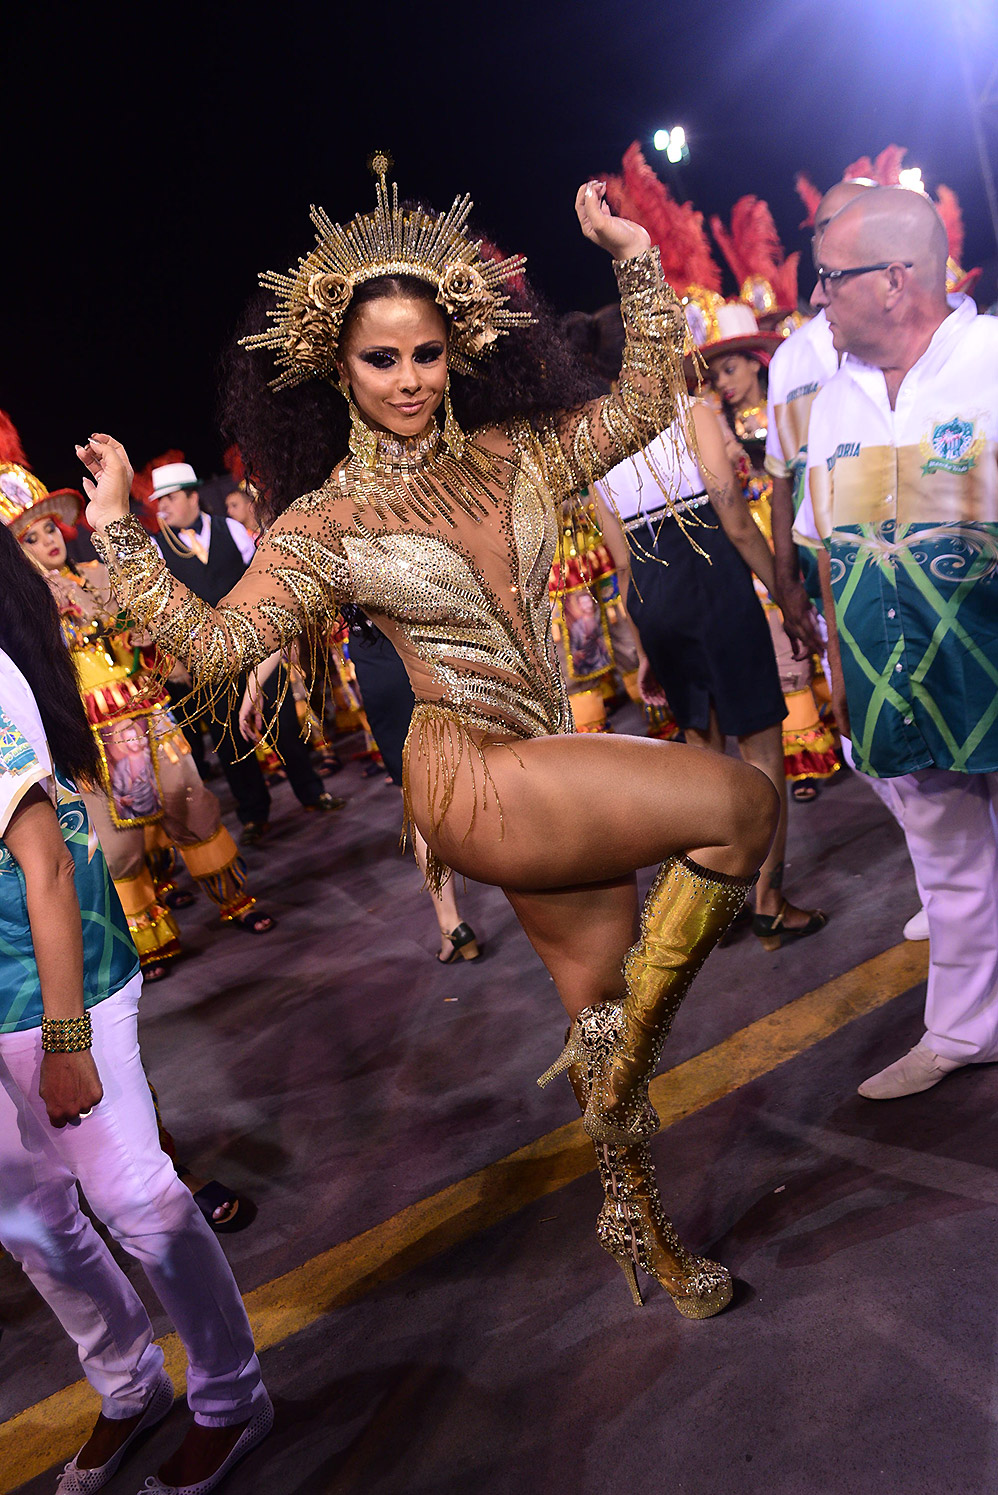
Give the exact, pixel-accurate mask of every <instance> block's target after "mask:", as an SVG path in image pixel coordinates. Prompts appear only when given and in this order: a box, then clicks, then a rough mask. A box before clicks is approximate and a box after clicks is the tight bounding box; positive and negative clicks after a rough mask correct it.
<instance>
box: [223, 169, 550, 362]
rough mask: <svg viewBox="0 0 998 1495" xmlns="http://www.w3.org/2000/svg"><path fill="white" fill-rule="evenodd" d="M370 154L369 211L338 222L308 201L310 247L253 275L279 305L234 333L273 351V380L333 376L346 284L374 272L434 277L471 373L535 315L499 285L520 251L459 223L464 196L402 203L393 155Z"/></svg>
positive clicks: (350, 288) (467, 202) (456, 347)
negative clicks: (312, 230)
mask: <svg viewBox="0 0 998 1495" xmlns="http://www.w3.org/2000/svg"><path fill="white" fill-rule="evenodd" d="M368 164H369V166H370V168H371V170H372V172H373V173H374V175H375V178H376V188H375V192H376V206H375V209H374V212H373V213H360V214H358V215H357V217H356V218H352V219H351V220H350V222H349V223H347V224H346V225H341V224H339V223H333V222H332V220H331V219H330V217H329V215H328V214H327V213H326V212H325V211H324V210H323V209H322V208H316V207H314V206H313V208H312V210H311V218H312V222H313V223H314V224H315V227H316V230H317V233H316V246H315V248H314V249H313V250H312V251H311V252H310V253H309V254H307V255H305V256H304V257H303V258H301V259H300V260H299V261H298V268H297V269H296V270H289V271H288V273H287V274H286V275H282V274H281V273H280V272H279V271H276V270H265V271H264V272H263V274H262V275H261V276H260V284H261V285H262V286H264V287H265V288H266V289H268V290H271V291H273V292H274V293H275V294H276V297H277V306H276V307H275V308H273V309H272V310H271V311H268V313H267V315H268V317H270V319H271V321H272V322H273V326H272V327H269V328H268V329H267V331H266V332H255V333H253V334H251V335H250V336H249V337H244V338H242V339H241V341H242V344H243V346H244V347H247V348H270V349H272V350H273V351H274V352H275V354H276V358H275V362H276V363H277V365H278V367H279V368H281V370H282V372H281V373H280V374H279V375H278V377H277V378H276V379H273V380H271V387H272V388H273V389H290V388H292V387H293V386H294V385H296V384H302V383H304V381H305V380H306V379H314V378H320V379H328V380H330V381H331V382H332V383H334V384H335V383H337V381H338V374H337V371H336V353H337V347H338V344H339V339H340V333H341V331H342V327H343V318H344V316H345V315H346V312H347V308H348V307H349V305H350V302H351V300H352V299H353V293H354V289H355V287H356V286H358V285H361V284H363V282H364V281H366V280H374V279H376V278H377V277H378V276H381V275H412V276H414V277H415V278H416V279H417V280H422V281H425V282H426V283H427V284H428V285H431V286H433V287H435V289H436V293H437V295H436V299H437V302H438V303H439V304H440V306H442V307H443V309H444V311H445V312H446V313H447V315H448V316H449V317H450V320H451V337H450V347H449V349H448V363H449V364H450V367H451V368H452V369H454V370H455V372H457V373H459V374H470V373H474V366H475V363H476V361H478V360H480V359H481V358H483V357H485V356H486V355H487V354H488V353H489V352H490V351H491V349H492V347H493V346H494V344H495V343H496V342H497V341H498V339H499V338H500V337H501V336H502V335H503V334H504V333H507V332H509V330H510V329H511V328H513V327H520V326H523V325H525V324H526V323H529V322H532V321H533V320H534V319H533V317H532V316H531V315H530V313H529V312H527V311H512V310H511V309H510V308H509V306H508V305H507V303H508V301H509V296H508V295H507V294H506V292H505V291H504V290H503V289H502V287H503V286H504V284H505V283H506V282H507V281H509V280H512V279H513V278H514V277H515V276H517V275H519V274H520V273H521V272H522V270H523V267H524V265H525V264H526V259H525V257H524V256H523V255H522V254H514V255H510V256H509V257H508V258H505V259H493V258H490V257H489V256H488V255H487V254H485V253H483V245H482V241H481V240H480V239H478V240H473V239H471V238H470V237H469V236H468V234H467V233H466V232H465V227H466V225H467V222H468V217H469V215H470V213H471V208H472V203H471V198H470V197H468V196H467V195H465V196H463V197H462V196H458V197H456V198H455V199H454V201H453V203H452V204H451V206H450V208H449V209H448V211H447V212H446V213H432V212H429V211H427V210H426V209H425V208H420V207H406V206H405V205H404V204H400V203H399V196H398V187H397V185H396V184H395V183H394V182H392V184H391V189H390V190H389V186H388V181H387V177H388V173H389V171H390V170H391V168H392V160H391V157H390V156H389V155H388V154H387V153H386V152H384V151H377V152H375V154H374V155H373V156H372V157H371V159H370V161H369V163H368Z"/></svg>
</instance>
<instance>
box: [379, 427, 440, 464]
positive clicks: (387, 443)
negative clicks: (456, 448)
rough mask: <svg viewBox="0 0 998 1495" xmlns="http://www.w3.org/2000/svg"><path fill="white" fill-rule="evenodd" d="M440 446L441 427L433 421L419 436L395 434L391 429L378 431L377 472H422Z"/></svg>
mask: <svg viewBox="0 0 998 1495" xmlns="http://www.w3.org/2000/svg"><path fill="white" fill-rule="evenodd" d="M439 447H440V427H439V426H438V425H437V423H436V421H431V422H430V424H429V425H428V426H427V428H426V430H425V431H423V432H422V434H421V435H419V436H408V437H403V436H395V435H394V434H393V433H392V432H391V431H379V432H378V448H377V452H376V455H375V459H374V468H375V471H376V472H382V473H386V474H392V475H394V474H395V473H406V472H420V471H421V470H422V469H423V468H424V467H429V465H430V463H431V462H432V461H433V459H434V457H435V456H436V455H437V452H438V450H439Z"/></svg>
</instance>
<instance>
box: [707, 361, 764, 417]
mask: <svg viewBox="0 0 998 1495" xmlns="http://www.w3.org/2000/svg"><path fill="white" fill-rule="evenodd" d="M708 367H709V369H710V382H711V384H713V386H714V388H715V389H716V390H717V392H718V394H719V395H720V396H721V399H722V400H723V401H724V403H725V404H726V405H730V406H731V407H732V409H734V410H741V409H742V408H743V407H744V406H746V405H758V404H760V403H761V402H762V384H761V383H760V380H759V365H758V364H757V363H756V361H755V359H754V358H746V356H745V354H744V353H729V354H728V355H727V356H726V357H725V358H715V359H713V360H712V361H711V363H710V364H709V366H708Z"/></svg>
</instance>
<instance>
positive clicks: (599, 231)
mask: <svg viewBox="0 0 998 1495" xmlns="http://www.w3.org/2000/svg"><path fill="white" fill-rule="evenodd" d="M602 190H603V184H602V183H599V182H595V183H594V182H590V183H589V184H588V186H586V187H584V188H582V189H581V190H580V192H579V196H578V198H577V199H576V210H577V212H578V215H579V221H580V223H581V224H582V229H583V232H584V233H585V235H586V237H587V238H589V239H592V240H593V242H594V243H597V244H599V245H600V246H601V247H602V248H604V249H606V250H607V251H608V252H609V253H610V254H611V255H612V256H613V259H614V271H615V272H616V276H617V284H618V286H619V287H620V310H621V315H622V317H623V321H624V337H625V342H624V356H623V364H622V367H621V371H620V378H619V380H618V381H617V387H616V389H615V391H614V392H613V394H610V395H607V396H605V397H604V398H603V399H600V400H592V401H590V402H589V403H588V404H587V405H584V406H583V407H582V408H581V410H575V411H568V412H565V413H563V414H562V415H560V416H559V417H557V419H556V420H555V421H554V422H553V424H552V428H551V434H550V437H549V439H548V440H547V441H546V442H545V458H546V464H547V469H548V478H549V481H550V483H551V487H552V490H553V491H554V492H555V493H556V494H557V496H558V497H565V496H567V495H568V494H570V493H572V492H574V491H575V490H576V489H578V488H581V487H591V486H592V484H593V483H595V482H596V481H598V479H600V478H602V477H604V476H605V475H606V474H607V473H608V472H609V471H610V469H611V468H613V467H616V466H617V464H618V463H619V462H622V461H623V460H624V459H625V458H626V457H630V456H632V455H633V454H634V453H636V452H639V451H641V450H642V448H643V447H645V446H647V445H648V443H649V442H650V441H651V440H653V439H654V437H655V436H657V435H658V434H659V432H660V431H663V430H665V429H666V427H667V426H669V425H671V424H672V422H673V421H674V420H675V419H676V417H677V415H679V414H682V413H683V412H685V411H687V410H688V408H689V407H688V401H687V395H686V382H685V379H684V376H683V354H684V351H685V347H686V336H687V333H686V317H685V315H684V313H683V309H682V307H681V305H680V304H679V301H678V299H677V298H676V296H675V295H674V293H673V292H672V290H671V289H670V287H669V286H668V285H667V284H666V282H665V279H664V277H663V275H662V267H661V263H660V261H659V257H658V250H657V249H655V248H653V247H652V245H651V241H650V239H649V237H648V234H647V232H646V230H645V229H643V228H642V227H641V226H640V225H639V224H636V223H631V222H630V221H629V220H628V219H626V218H615V217H614V216H613V215H612V214H611V213H610V210H609V208H608V207H607V205H606V203H605V202H604V201H603V197H602Z"/></svg>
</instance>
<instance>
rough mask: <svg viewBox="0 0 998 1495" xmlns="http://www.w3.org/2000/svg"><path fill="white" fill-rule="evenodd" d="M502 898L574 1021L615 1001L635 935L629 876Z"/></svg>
mask: <svg viewBox="0 0 998 1495" xmlns="http://www.w3.org/2000/svg"><path fill="white" fill-rule="evenodd" d="M503 892H504V893H505V894H506V897H507V898H508V899H509V902H510V906H511V907H512V909H513V912H514V913H515V914H516V917H517V919H518V920H519V922H520V924H521V926H522V928H523V932H524V934H525V935H526V936H527V939H528V940H529V941H530V943H531V944H532V945H533V947H534V949H535V950H536V951H537V954H538V955H539V956H540V958H541V960H542V961H543V962H544V965H545V966H546V967H547V970H548V972H549V974H550V975H551V978H552V980H553V981H554V984H555V986H556V987H557V988H558V993H559V995H560V997H561V999H562V1002H563V1003H564V1006H565V1011H566V1012H567V1013H568V1015H569V1017H570V1018H572V1019H573V1021H574V1019H575V1018H576V1017H577V1016H578V1014H579V1013H580V1012H581V1011H582V1010H583V1008H585V1007H595V1006H596V1005H597V1004H598V1003H600V1002H607V1001H609V1000H610V999H611V998H613V997H619V996H620V994H621V992H622V991H623V989H624V974H623V968H624V957H625V956H626V954H627V952H628V950H629V949H630V948H631V946H632V945H633V944H634V941H635V939H636V937H637V932H638V889H637V881H636V879H635V877H634V876H633V874H632V875H631V876H630V877H623V878H619V879H617V880H615V881H613V882H605V883H589V884H587V885H586V886H584V887H577V888H549V889H545V890H543V891H539V892H531V893H524V892H516V891H515V890H514V889H512V888H504V889H503Z"/></svg>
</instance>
